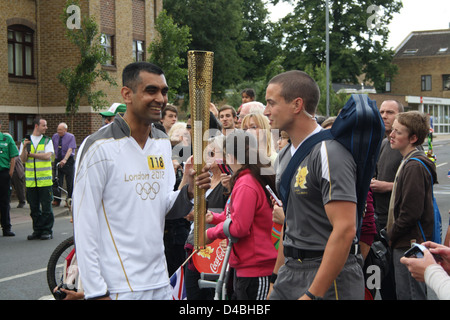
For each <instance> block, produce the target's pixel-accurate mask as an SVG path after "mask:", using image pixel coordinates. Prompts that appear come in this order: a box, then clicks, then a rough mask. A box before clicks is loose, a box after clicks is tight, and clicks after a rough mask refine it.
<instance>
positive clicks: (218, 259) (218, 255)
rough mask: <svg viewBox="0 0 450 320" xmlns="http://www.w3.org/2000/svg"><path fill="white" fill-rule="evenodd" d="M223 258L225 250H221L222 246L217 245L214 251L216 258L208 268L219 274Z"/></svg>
mask: <svg viewBox="0 0 450 320" xmlns="http://www.w3.org/2000/svg"><path fill="white" fill-rule="evenodd" d="M224 258H225V250H223V248H222V246H221V245H219V246H218V247H217V249H216V258H215V259H214V262H213V263H211V264H210V268H211V271H212V272H213V273H219V271H220V267H221V266H222V262H223V259H224Z"/></svg>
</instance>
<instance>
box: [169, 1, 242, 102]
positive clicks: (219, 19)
mask: <svg viewBox="0 0 450 320" xmlns="http://www.w3.org/2000/svg"><path fill="white" fill-rule="evenodd" d="M164 8H165V9H166V10H167V12H168V13H169V14H170V15H171V16H172V17H173V19H174V21H175V22H176V23H177V24H178V25H180V26H189V28H190V29H191V34H192V42H191V43H190V45H189V50H206V51H212V52H214V68H213V86H212V90H213V100H214V99H220V98H222V97H224V96H225V90H226V89H228V88H230V87H233V86H234V85H235V84H236V83H238V82H240V81H241V80H242V78H243V74H244V72H245V69H244V68H245V65H244V59H243V57H242V56H241V55H240V53H241V52H242V50H241V47H240V42H241V37H242V35H241V31H242V26H243V19H242V11H241V10H242V0H214V1H210V0H189V1H179V0H165V1H164ZM182 90H183V91H184V92H188V85H187V81H186V82H185V83H184V86H183V88H182Z"/></svg>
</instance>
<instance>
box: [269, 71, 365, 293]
mask: <svg viewBox="0 0 450 320" xmlns="http://www.w3.org/2000/svg"><path fill="white" fill-rule="evenodd" d="M319 97H320V92H319V88H318V86H317V84H316V83H315V81H314V80H313V79H312V78H311V77H310V76H308V75H307V74H306V73H304V72H301V71H289V72H285V73H282V74H280V75H278V76H276V77H274V78H273V79H272V80H271V81H270V82H269V85H268V87H267V90H266V101H267V107H266V109H265V112H264V114H265V115H266V116H267V117H268V118H269V122H270V124H271V126H272V128H273V129H279V130H284V131H286V132H287V133H288V134H289V137H290V139H291V142H292V143H291V145H290V146H287V147H286V149H283V150H282V151H281V152H280V154H279V159H277V176H278V179H279V177H280V175H281V174H282V172H283V168H285V167H286V165H287V163H288V162H289V161H288V159H290V157H291V156H292V155H293V154H294V153H295V151H296V149H297V148H298V147H299V146H300V144H301V143H302V142H303V141H304V140H305V139H307V138H308V137H309V136H310V135H313V134H315V133H317V132H319V131H320V130H321V128H320V126H319V125H318V124H317V122H316V121H315V117H314V114H315V112H316V108H317V104H318V101H319ZM289 148H290V150H287V149H289ZM355 185H356V165H355V163H354V161H353V157H352V155H351V154H350V153H349V152H348V151H347V150H346V149H345V148H344V147H343V146H342V145H340V144H339V143H338V142H336V141H326V142H322V143H319V144H318V145H316V146H315V147H314V148H313V150H312V151H311V153H310V154H309V155H308V156H307V157H306V158H305V159H304V160H303V162H302V163H301V164H300V165H299V167H298V169H297V171H296V172H295V174H294V177H293V179H292V181H291V188H290V196H289V202H288V204H287V208H286V210H285V211H286V224H285V229H284V240H283V243H282V245H280V249H279V250H281V251H279V254H278V259H277V264H276V266H275V268H274V276H273V278H275V277H277V279H276V281H275V284H274V286H273V290H272V291H271V293H270V299H299V298H300V299H320V298H324V299H364V277H363V273H362V269H361V265H360V264H359V261H358V256H357V255H356V254H355V252H354V251H353V250H352V249H353V248H354V246H353V240H354V239H355V235H356V190H355ZM283 205H286V204H283ZM285 258H286V259H285Z"/></svg>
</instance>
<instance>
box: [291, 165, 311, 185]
mask: <svg viewBox="0 0 450 320" xmlns="http://www.w3.org/2000/svg"><path fill="white" fill-rule="evenodd" d="M307 175H308V169H307V168H306V167H303V168H302V167H299V168H298V170H297V176H296V177H295V185H294V187H299V188H300V189H307V187H306V176H307Z"/></svg>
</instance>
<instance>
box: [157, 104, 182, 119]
mask: <svg viewBox="0 0 450 320" xmlns="http://www.w3.org/2000/svg"><path fill="white" fill-rule="evenodd" d="M167 111H172V112H174V113H176V114H177V115H178V109H177V107H175V106H174V105H172V104H168V105H166V106H165V107H164V109H162V111H161V119H164V117H165V116H166V113H167Z"/></svg>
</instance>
